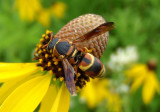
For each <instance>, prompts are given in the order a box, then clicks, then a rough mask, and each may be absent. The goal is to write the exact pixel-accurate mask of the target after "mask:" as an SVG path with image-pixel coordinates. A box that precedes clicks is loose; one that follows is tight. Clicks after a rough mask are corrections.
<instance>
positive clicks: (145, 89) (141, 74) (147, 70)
mask: <svg viewBox="0 0 160 112" xmlns="http://www.w3.org/2000/svg"><path fill="white" fill-rule="evenodd" d="M155 67H156V66H155V64H153V62H149V63H148V64H136V65H134V66H133V67H132V68H131V69H129V70H127V71H126V75H127V77H129V78H130V79H131V80H133V83H132V85H131V92H135V91H136V90H137V89H138V88H139V87H140V86H142V98H143V101H144V103H145V104H149V103H150V102H151V101H152V99H153V97H154V94H155V93H156V92H158V93H160V88H159V81H158V79H157V76H156V73H155Z"/></svg>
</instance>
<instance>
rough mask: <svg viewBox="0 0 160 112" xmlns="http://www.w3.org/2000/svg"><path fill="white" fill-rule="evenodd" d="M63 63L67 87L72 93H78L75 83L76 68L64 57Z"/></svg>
mask: <svg viewBox="0 0 160 112" xmlns="http://www.w3.org/2000/svg"><path fill="white" fill-rule="evenodd" d="M62 63H63V69H64V75H65V79H66V85H67V88H68V90H69V92H70V93H71V95H77V92H76V86H75V83H74V75H75V71H74V68H73V67H72V66H71V65H70V63H69V62H68V60H67V59H63V60H62Z"/></svg>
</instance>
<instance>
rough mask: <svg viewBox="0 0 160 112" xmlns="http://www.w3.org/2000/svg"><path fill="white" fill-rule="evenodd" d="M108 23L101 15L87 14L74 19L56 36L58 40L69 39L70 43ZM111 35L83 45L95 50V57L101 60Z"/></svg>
mask: <svg viewBox="0 0 160 112" xmlns="http://www.w3.org/2000/svg"><path fill="white" fill-rule="evenodd" d="M105 22H106V21H105V20H104V18H102V17H101V16H99V15H96V14H85V15H82V16H79V17H78V18H75V19H73V20H72V21H70V22H69V23H68V24H66V25H65V26H64V27H63V28H62V29H61V30H59V32H58V33H57V34H56V36H57V37H58V38H63V39H68V40H70V41H73V40H75V39H76V38H78V37H80V36H82V35H84V34H86V33H87V32H89V31H91V30H93V29H95V28H96V27H98V26H99V25H101V24H103V23H105ZM108 37H109V33H108V32H106V33H103V34H101V35H99V36H97V37H95V38H93V39H91V40H89V41H87V43H85V42H83V43H81V45H82V47H84V46H85V47H87V48H88V49H92V48H95V49H94V50H93V52H92V54H93V55H94V56H96V57H97V58H100V57H101V56H102V55H103V52H104V50H105V48H106V45H107V41H108Z"/></svg>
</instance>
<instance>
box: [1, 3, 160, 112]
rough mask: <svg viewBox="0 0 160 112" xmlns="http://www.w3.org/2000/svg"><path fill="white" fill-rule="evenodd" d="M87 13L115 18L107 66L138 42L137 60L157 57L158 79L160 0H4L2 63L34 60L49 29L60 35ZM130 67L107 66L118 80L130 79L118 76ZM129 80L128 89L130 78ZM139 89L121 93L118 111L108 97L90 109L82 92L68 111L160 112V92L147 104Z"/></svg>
mask: <svg viewBox="0 0 160 112" xmlns="http://www.w3.org/2000/svg"><path fill="white" fill-rule="evenodd" d="M87 13H93V14H98V15H101V16H103V17H104V18H105V19H106V20H107V21H112V22H114V23H115V27H116V28H115V29H114V30H112V31H111V32H110V37H109V42H108V45H107V49H106V51H105V53H104V56H103V57H102V59H101V60H102V62H103V63H104V64H105V65H106V68H108V67H107V66H108V65H107V63H108V62H109V60H110V59H111V55H112V54H114V53H115V52H117V49H118V48H122V49H124V48H126V47H127V46H134V47H136V49H137V53H138V57H139V58H138V60H137V61H136V63H142V64H146V63H147V62H148V61H149V60H150V59H154V60H155V61H156V63H157V64H156V66H157V69H156V70H154V73H155V75H156V77H157V80H159V78H160V75H159V74H160V68H159V66H158V65H159V64H158V63H159V62H160V59H159V57H160V50H159V48H160V39H159V38H160V1H159V0H123V1H122V0H121V1H120V0H92V1H91V0H61V1H60V0H48V1H46V0H1V1H0V62H31V61H32V58H33V52H34V49H35V47H36V44H37V43H39V40H40V38H41V35H42V34H43V33H45V31H46V29H49V30H52V31H53V32H54V33H55V34H56V32H58V30H59V29H60V28H61V27H63V26H64V25H65V24H66V23H67V22H69V21H70V20H72V19H74V18H76V17H78V16H80V15H83V14H87ZM133 55H134V54H133ZM126 68H128V66H126V67H124V68H122V69H121V70H120V71H114V69H113V70H111V69H109V70H108V69H107V70H108V71H107V72H106V74H109V75H108V76H109V79H110V80H114V81H115V82H118V84H119V83H122V82H123V81H124V80H125V79H126V78H125V77H124V76H123V78H121V76H120V75H121V74H123V72H124V71H125V70H126ZM109 71H110V72H109ZM117 74H120V75H117ZM108 76H107V77H106V78H108ZM121 79H123V81H121ZM112 82H113V81H112ZM127 84H128V85H127V86H128V87H129V88H130V86H131V83H127ZM113 85H114V84H113ZM113 85H112V86H113ZM113 88H114V86H113ZM141 89H142V88H140V89H138V90H137V91H136V92H135V93H134V94H131V93H130V92H128V93H125V94H119V97H120V99H121V101H122V102H121V104H120V107H121V108H120V109H119V110H118V111H117V110H114V109H113V110H109V109H108V107H107V106H106V102H102V104H101V105H97V106H95V107H94V108H92V109H91V108H88V107H87V104H86V103H84V102H81V101H80V100H79V97H74V98H73V100H72V101H71V108H70V111H71V112H74V111H76V112H88V111H90V112H107V111H108V112H115V111H116V112H135V111H136V112H159V111H160V96H159V94H157V93H156V94H154V97H153V99H152V101H151V102H149V104H147V105H146V104H144V102H143V99H142V95H141V91H142V90H141ZM124 96H126V97H124ZM95 97H96V96H95ZM113 108H114V107H113Z"/></svg>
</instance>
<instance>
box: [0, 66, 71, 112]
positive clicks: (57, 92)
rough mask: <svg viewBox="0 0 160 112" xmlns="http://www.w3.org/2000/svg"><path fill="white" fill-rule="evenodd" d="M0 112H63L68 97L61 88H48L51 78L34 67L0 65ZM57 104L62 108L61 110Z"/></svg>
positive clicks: (66, 108)
mask: <svg viewBox="0 0 160 112" xmlns="http://www.w3.org/2000/svg"><path fill="white" fill-rule="evenodd" d="M0 73H1V74H0V83H3V84H2V86H1V87H0V104H1V106H0V111H1V112H33V111H34V110H35V109H36V107H37V106H38V105H41V106H40V109H39V111H40V112H44V111H48V112H49V111H50V112H67V111H68V109H69V105H70V94H69V92H68V90H67V88H66V86H65V84H63V83H62V84H61V86H60V88H58V86H56V85H53V84H51V81H52V74H49V73H47V74H44V73H41V72H40V68H39V67H37V66H36V64H35V63H0ZM59 104H64V106H63V108H61V107H60V105H59Z"/></svg>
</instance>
